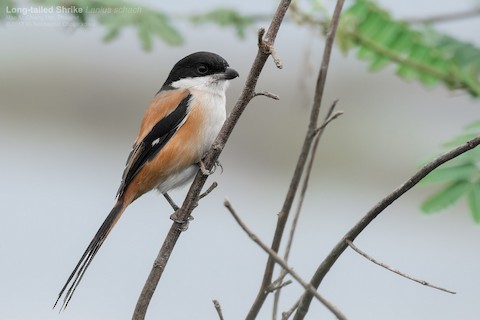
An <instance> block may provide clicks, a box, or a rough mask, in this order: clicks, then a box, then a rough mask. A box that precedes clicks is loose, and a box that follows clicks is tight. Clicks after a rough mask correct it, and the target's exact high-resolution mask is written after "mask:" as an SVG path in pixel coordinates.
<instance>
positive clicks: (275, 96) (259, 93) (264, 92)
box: [253, 91, 280, 100]
mask: <svg viewBox="0 0 480 320" xmlns="http://www.w3.org/2000/svg"><path fill="white" fill-rule="evenodd" d="M253 96H254V97H256V96H265V97H268V98H271V99H273V100H280V97H279V96H278V95H276V94H274V93H271V92H268V91H261V92H255V93H254V94H253Z"/></svg>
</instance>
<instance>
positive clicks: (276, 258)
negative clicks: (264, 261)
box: [224, 200, 347, 320]
mask: <svg viewBox="0 0 480 320" xmlns="http://www.w3.org/2000/svg"><path fill="white" fill-rule="evenodd" d="M224 205H225V207H226V208H227V209H228V211H229V212H230V213H231V214H232V216H233V218H234V219H235V221H236V222H237V223H238V225H239V226H240V227H241V228H242V229H243V231H245V232H246V233H247V234H248V236H249V237H250V239H252V240H253V242H255V243H256V244H258V245H259V246H260V247H261V248H262V249H263V250H264V251H265V252H266V253H268V255H269V256H270V257H272V259H273V260H274V261H275V263H278V264H279V265H280V266H281V267H282V268H283V270H285V271H286V272H288V273H289V274H290V275H291V276H292V277H293V278H294V279H295V280H296V281H297V282H298V283H300V285H301V286H302V287H304V288H305V290H307V291H308V292H310V293H311V294H312V295H313V296H314V297H315V298H317V300H318V301H320V302H321V303H322V304H323V305H324V306H325V307H327V309H328V310H330V312H332V313H333V314H334V315H335V316H336V317H337V319H340V320H346V319H347V318H346V317H345V316H344V315H343V314H342V312H341V311H340V310H338V308H337V307H335V306H334V305H333V304H332V303H331V302H330V301H328V300H327V299H325V298H324V297H322V296H321V295H320V294H319V293H318V292H317V290H315V288H313V287H312V286H311V285H310V284H309V283H308V282H306V281H305V280H303V279H302V278H301V277H300V276H299V275H298V273H296V272H295V271H294V270H293V269H292V268H290V267H289V266H288V264H287V263H286V262H285V260H283V259H282V258H281V257H280V256H279V255H278V254H277V253H276V252H275V251H273V250H272V249H270V248H269V247H268V246H267V245H266V244H265V243H263V242H262V241H261V240H260V239H259V238H258V236H257V235H256V234H254V233H253V232H252V231H251V230H250V229H249V228H248V227H247V225H246V224H245V223H244V222H243V221H242V220H241V219H240V217H239V216H238V214H237V213H236V211H235V209H234V208H233V206H232V204H231V203H230V202H229V201H228V200H225V201H224Z"/></svg>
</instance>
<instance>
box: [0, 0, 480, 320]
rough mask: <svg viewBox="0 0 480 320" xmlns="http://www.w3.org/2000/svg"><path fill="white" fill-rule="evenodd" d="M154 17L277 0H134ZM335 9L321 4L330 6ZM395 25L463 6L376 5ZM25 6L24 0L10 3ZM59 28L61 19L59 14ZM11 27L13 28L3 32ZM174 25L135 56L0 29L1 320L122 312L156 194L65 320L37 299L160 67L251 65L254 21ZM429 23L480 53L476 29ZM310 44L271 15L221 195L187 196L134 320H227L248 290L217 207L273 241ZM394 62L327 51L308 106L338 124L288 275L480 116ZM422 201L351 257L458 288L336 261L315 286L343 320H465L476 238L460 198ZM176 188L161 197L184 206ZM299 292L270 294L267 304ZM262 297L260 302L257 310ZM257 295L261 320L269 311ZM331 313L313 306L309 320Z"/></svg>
mask: <svg viewBox="0 0 480 320" xmlns="http://www.w3.org/2000/svg"><path fill="white" fill-rule="evenodd" d="M137 2H138V3H140V4H144V5H148V6H152V7H157V8H159V9H161V10H167V11H168V12H171V13H176V14H183V13H194V12H203V11H205V10H207V9H210V8H215V7H218V6H219V5H222V6H232V7H234V8H237V9H239V10H240V11H241V12H245V13H248V12H255V13H264V14H270V13H272V12H273V11H274V9H275V7H276V1H262V2H260V3H259V2H258V1H242V2H239V1H230V2H225V1H219V0H209V1H202V2H201V1H198V2H196V1H176V2H172V1H170V2H168V3H167V2H164V3H158V2H155V1H137ZM327 2H328V4H329V5H332V4H333V3H334V2H333V1H327ZM380 3H382V4H383V5H385V6H386V7H387V8H388V9H390V10H392V12H393V14H394V15H395V16H396V17H398V18H406V17H425V16H430V15H435V14H441V13H448V12H453V11H460V10H463V9H466V8H470V7H471V6H472V3H473V2H472V1H469V0H462V1H454V2H453V1H446V0H441V1H438V0H425V1H421V2H419V1H413V0H408V1H399V0H397V1H381V2H380ZM20 4H22V2H20ZM58 19H60V17H58ZM20 21H22V20H20ZM176 25H177V26H178V27H179V28H180V30H181V31H182V32H183V34H184V36H185V40H186V41H185V44H184V45H183V46H181V47H169V46H166V45H164V44H163V43H160V42H159V41H156V42H155V45H154V50H153V51H152V52H148V53H146V52H144V51H142V50H141V47H140V44H139V41H138V39H137V37H136V33H135V31H133V30H124V31H123V32H122V34H121V35H120V37H119V38H118V39H117V40H115V41H113V42H112V43H109V44H105V43H103V42H102V41H101V38H102V36H103V35H104V33H105V30H104V29H103V28H102V27H99V26H96V25H95V24H92V25H90V26H88V27H87V28H85V29H83V28H80V29H77V28H72V27H67V28H65V27H62V26H61V25H60V23H58V24H56V25H55V23H54V24H53V25H52V26H38V25H37V26H32V25H25V24H22V23H19V22H18V21H17V22H15V21H13V22H9V23H7V24H4V25H2V26H1V27H0V39H1V49H0V145H1V148H2V150H3V151H2V154H1V157H0V176H1V179H2V183H1V184H0V198H1V201H0V214H1V222H0V256H1V257H2V258H1V263H0V319H9V320H13V319H22V320H23V319H129V318H131V314H132V312H133V309H134V306H135V303H136V300H137V297H138V295H139V293H140V291H141V288H142V286H143V284H144V281H145V279H146V277H147V275H148V272H149V270H150V267H151V265H152V263H153V260H154V258H155V256H156V254H157V252H158V250H159V248H160V246H161V243H162V241H163V239H164V237H165V235H166V233H167V230H168V228H169V227H170V225H171V221H170V220H169V218H168V217H169V215H170V214H171V213H172V212H171V209H170V207H169V206H168V204H167V203H166V202H165V201H164V199H163V197H160V196H158V194H156V193H154V192H152V193H150V194H147V195H145V196H143V197H142V198H141V199H139V200H138V201H137V202H135V203H134V204H133V205H132V206H131V207H130V208H129V209H128V210H127V212H126V214H125V215H124V216H123V217H122V219H121V220H120V222H119V223H118V225H117V226H116V228H115V230H114V231H113V232H112V234H111V235H110V237H109V239H108V241H106V243H105V244H104V246H103V248H102V250H100V252H99V254H98V255H97V257H96V259H95V262H93V264H92V265H91V267H90V269H89V271H88V272H87V274H86V276H85V277H84V280H83V282H82V284H81V285H80V287H79V288H78V290H77V292H76V294H75V296H74V298H73V300H72V301H71V304H70V306H69V308H68V309H67V311H66V312H64V313H62V314H60V315H58V314H57V311H52V310H51V307H52V305H53V302H54V301H55V299H56V297H57V294H58V292H59V290H60V288H61V287H62V285H63V284H64V281H65V280H66V279H67V277H68V275H69V274H70V272H71V270H72V268H73V267H74V265H75V264H76V262H77V260H78V258H79V257H80V256H81V254H82V253H83V251H84V249H85V247H86V246H87V244H88V242H89V241H90V239H91V237H92V236H93V235H94V233H95V232H96V230H97V228H98V227H99V225H100V224H101V223H102V221H103V219H104V218H105V216H106V215H107V213H108V212H109V210H110V209H111V206H112V205H113V203H114V195H115V192H116V190H117V187H118V184H119V182H120V176H121V173H122V170H123V166H124V163H125V160H126V157H127V155H128V152H129V151H130V147H131V144H132V142H133V140H134V138H135V136H136V134H137V130H138V126H139V122H140V119H141V117H142V115H143V111H144V109H145V108H146V106H147V105H148V103H149V100H150V99H151V98H152V96H153V95H154V94H155V92H157V90H158V89H159V87H160V86H161V84H162V83H163V81H164V80H165V78H166V76H167V73H168V72H169V70H170V68H171V67H172V66H173V64H174V63H175V62H176V61H177V60H179V59H180V58H182V57H183V56H185V55H187V54H189V53H191V52H194V51H198V50H208V51H213V52H216V53H218V54H220V55H222V56H223V57H225V58H226V59H227V60H228V61H229V63H230V65H231V66H232V67H234V68H235V69H237V70H238V71H239V73H240V75H241V76H240V78H239V79H236V80H234V81H232V84H231V87H230V89H229V91H228V106H227V109H228V111H229V110H230V109H231V107H232V105H233V104H234V102H235V100H236V98H237V97H238V95H239V93H240V90H241V88H242V86H243V83H244V81H245V78H246V75H247V73H248V70H249V67H250V65H251V63H252V61H253V58H254V56H255V54H256V29H257V27H259V26H261V25H265V26H266V23H265V24H259V25H258V26H255V27H252V28H250V29H249V31H248V36H247V38H246V39H245V40H239V39H238V38H237V37H236V36H235V35H234V32H232V31H231V30H221V29H219V28H217V27H215V26H203V27H193V26H192V25H191V24H189V23H186V22H184V21H179V22H178V23H176ZM437 27H438V29H440V30H442V31H444V32H447V33H448V34H451V35H453V36H456V37H459V38H460V39H463V40H465V41H470V42H473V43H475V44H476V45H477V46H479V45H480V33H479V32H478V30H480V19H478V18H477V19H469V20H464V21H458V22H452V23H444V24H439V25H438V26H437ZM323 45H324V41H323V38H321V37H319V36H318V34H317V33H316V32H314V31H312V30H310V29H308V28H305V27H299V26H297V25H295V24H292V23H285V24H284V25H283V26H282V28H281V30H280V33H279V36H278V38H277V41H276V49H277V52H278V54H279V56H280V57H281V59H282V62H283V65H284V69H283V70H278V69H276V68H275V66H274V65H273V63H272V61H269V62H268V63H267V65H266V68H265V70H264V72H263V73H262V75H261V78H260V80H259V83H258V87H257V89H258V90H268V91H271V92H273V93H277V94H279V95H280V97H281V100H280V101H279V102H277V101H273V100H271V99H267V98H264V97H258V98H255V99H254V100H253V101H252V102H251V103H250V105H249V106H248V109H247V110H246V112H245V114H244V115H243V117H242V119H241V121H240V123H239V124H238V126H237V127H236V128H235V131H234V133H233V135H232V137H231V139H230V141H229V143H228V145H227V147H226V149H225V151H224V152H223V154H222V156H221V162H222V164H223V167H224V172H223V173H222V174H220V170H218V171H217V173H215V175H214V176H212V177H211V178H210V179H209V182H212V181H214V180H215V181H218V183H219V187H218V188H217V189H216V190H215V191H214V192H213V193H212V194H211V195H210V196H209V197H208V198H206V199H204V200H202V201H201V203H200V205H199V207H198V208H197V210H196V211H195V212H194V216H195V220H194V221H193V222H192V223H191V225H190V228H189V230H188V232H185V233H184V234H183V235H182V237H181V238H180V241H179V243H178V245H177V247H176V248H175V250H174V253H173V255H172V257H171V260H170V262H169V264H168V266H167V269H166V271H165V274H164V277H163V279H162V281H161V284H160V285H159V287H158V289H157V291H156V293H155V295H154V297H153V300H152V303H151V305H150V308H149V312H148V318H149V319H216V318H217V315H216V313H215V310H214V308H213V305H212V302H211V300H212V299H218V300H219V301H220V302H221V304H222V307H223V310H224V314H225V317H226V318H227V319H242V318H243V317H244V315H245V314H246V312H247V311H248V309H249V307H250V305H251V303H252V302H253V299H254V297H255V295H256V293H257V290H258V288H259V284H260V280H261V277H262V274H263V269H264V264H265V261H266V258H267V257H266V255H265V254H264V253H263V251H261V250H260V249H259V248H258V247H257V246H256V245H255V244H254V243H253V242H252V241H251V240H249V239H248V237H247V236H246V235H245V234H244V232H243V231H241V229H240V228H239V227H238V225H237V224H236V223H235V222H234V221H233V219H232V217H231V216H230V215H229V214H228V213H227V211H226V210H225V208H224V207H223V204H222V203H223V199H224V198H225V197H227V198H228V199H229V200H230V201H231V202H232V204H233V205H234V206H235V208H236V209H237V211H238V213H239V214H240V215H241V217H242V218H243V219H244V221H245V222H247V223H248V225H249V226H250V227H251V229H252V230H253V231H255V232H256V233H257V234H258V235H259V236H260V237H261V239H263V240H264V241H265V242H267V243H270V241H271V238H272V234H273V230H274V227H275V223H276V214H277V212H278V211H279V210H280V208H281V204H282V201H283V197H284V195H285V192H286V190H287V188H288V183H289V181H290V179H291V176H292V172H293V168H294V165H295V162H296V158H297V155H298V152H299V150H300V146H301V143H302V140H303V137H304V133H305V130H306V129H305V128H306V123H307V121H308V116H309V109H310V106H311V98H312V94H313V93H312V90H313V84H314V82H315V79H316V75H317V70H318V66H319V62H320V59H321V53H322V51H323ZM393 71H394V68H393V67H389V68H387V69H385V70H383V71H381V72H378V73H374V74H371V73H369V72H368V70H367V65H366V63H364V62H361V61H359V60H357V59H356V58H355V56H354V54H353V53H350V54H349V55H347V56H345V55H343V54H341V53H340V52H339V50H338V48H335V49H334V53H333V56H332V61H331V65H330V73H329V75H328V84H327V92H326V96H325V99H324V109H326V108H325V107H326V106H328V105H329V104H330V103H331V102H332V101H333V100H334V99H337V98H339V99H340V101H339V103H338V109H341V110H343V111H344V112H345V114H344V115H343V116H342V117H341V118H339V119H338V120H336V121H335V122H333V123H331V125H330V126H329V128H328V129H327V131H326V132H325V134H324V137H323V139H322V142H321V145H320V148H319V154H318V157H317V161H316V165H315V168H314V171H313V174H312V175H313V176H312V180H311V186H310V189H309V190H308V193H307V198H306V202H305V208H304V212H303V215H302V216H301V219H300V222H299V227H298V228H299V229H298V233H297V236H296V238H295V241H294V247H293V252H292V255H291V260H290V264H291V265H292V266H293V267H294V268H295V270H296V271H297V272H298V273H299V274H300V275H302V276H303V277H304V278H305V279H309V278H310V276H311V274H312V273H313V271H314V270H315V269H316V267H317V265H318V264H319V263H320V261H321V260H322V259H323V258H324V256H325V255H326V254H327V253H328V252H329V250H330V249H331V248H332V246H333V245H334V244H335V243H336V242H337V241H338V240H339V239H340V237H341V236H342V235H343V234H344V233H345V232H346V231H347V230H348V228H350V227H351V226H352V225H353V224H354V223H355V222H356V221H357V220H358V219H359V218H360V217H361V216H362V215H364V214H365V212H366V211H368V210H369V209H370V208H371V207H372V206H373V205H374V204H375V203H376V202H377V201H379V200H380V199H381V198H382V197H384V196H385V195H386V194H387V193H389V192H390V191H391V190H392V189H393V188H395V187H397V186H398V185H399V184H401V183H402V182H403V181H404V180H406V179H407V178H408V177H409V176H411V175H412V174H413V173H414V172H415V171H416V170H417V169H418V165H419V163H420V162H421V161H423V160H425V159H427V158H429V157H430V156H431V155H433V154H435V153H436V152H437V151H438V150H439V149H438V146H439V145H440V144H441V143H442V142H444V141H446V140H448V139H449V138H451V137H453V136H454V135H456V134H459V133H460V132H461V129H462V127H463V126H465V125H466V124H468V123H469V122H471V121H473V120H476V119H478V118H479V107H480V105H479V102H478V100H473V99H471V98H469V97H468V96H466V95H465V94H463V93H460V92H449V91H447V90H446V89H444V88H443V87H436V88H433V89H425V88H423V87H421V86H420V85H419V84H417V83H408V82H405V81H403V80H400V79H399V78H397V77H396V76H395V75H394V74H393V73H394V72H393ZM433 191H434V189H431V188H430V189H429V188H421V187H416V188H415V189H413V190H411V191H410V192H409V193H407V194H406V195H405V196H404V197H402V198H401V199H400V200H399V201H397V202H395V203H394V204H393V205H392V206H391V207H390V208H388V209H387V210H386V211H385V212H384V213H383V214H381V215H380V216H379V217H378V218H377V219H376V220H375V221H374V223H372V224H371V225H370V226H369V227H368V228H367V229H366V230H365V232H363V233H362V235H361V236H360V237H359V238H358V240H357V242H356V243H357V245H358V246H360V247H361V248H362V249H364V250H365V251H367V252H368V253H370V254H371V255H373V256H374V257H376V258H378V259H379V260H381V261H383V262H385V263H387V264H390V265H392V266H394V267H395V268H398V269H400V270H402V271H403V272H406V273H409V274H411V275H415V276H417V277H419V278H422V279H425V280H427V281H429V282H432V283H435V284H438V285H441V286H445V287H447V288H449V289H451V290H454V291H457V292H458V294H456V295H449V294H446V293H443V292H440V291H436V290H433V289H430V288H426V287H423V286H421V285H419V284H416V283H413V282H411V281H408V280H405V279H403V278H400V277H398V276H396V275H394V274H392V273H390V272H387V271H385V270H383V269H380V268H379V267H377V266H375V265H373V264H371V263H370V262H368V261H366V260H365V259H364V258H362V257H360V256H358V255H357V254H356V253H353V252H352V251H347V252H346V253H345V254H344V255H343V256H342V257H341V258H340V259H339V261H338V263H337V264H336V265H335V266H334V267H333V268H332V270H331V271H330V273H329V274H328V276H327V278H326V279H325V281H324V283H323V284H322V286H321V287H320V292H321V293H322V294H323V295H324V296H325V297H327V298H328V299H330V300H331V301H332V302H333V303H335V304H336V305H337V306H338V307H339V308H340V309H341V310H342V311H343V312H344V313H345V314H346V315H347V316H348V317H349V318H351V319H477V318H478V296H479V289H478V287H479V284H480V276H479V272H478V270H479V269H480V256H479V254H478V243H479V240H480V232H479V229H478V227H477V226H475V225H474V224H473V221H472V219H471V218H470V216H469V213H468V211H467V208H466V206H465V204H464V203H460V204H458V205H455V206H454V207H452V208H451V209H448V210H446V211H445V212H443V213H441V214H438V215H432V216H425V215H422V214H421V213H420V210H419V205H420V203H421V201H422V200H423V199H425V197H426V196H427V195H429V194H431V193H432V192H433ZM185 193H186V189H182V190H178V191H175V192H173V193H172V196H173V197H174V198H175V199H176V200H177V202H178V203H181V201H182V199H183V197H184V195H185ZM301 292H302V288H301V287H300V286H299V285H297V284H292V285H290V286H289V287H288V288H286V289H285V290H284V291H283V295H282V300H281V311H283V310H286V309H288V308H290V306H291V305H292V304H293V303H294V302H295V301H296V299H297V297H298V296H299V295H300V294H301ZM269 301H270V300H269ZM270 314H271V303H270V302H268V303H267V304H266V305H265V307H264V308H263V311H262V313H261V316H260V317H259V319H269V318H271V316H270ZM319 318H323V319H332V318H333V316H332V315H331V314H329V312H328V311H326V310H325V308H324V307H323V306H321V305H320V304H319V303H318V302H315V301H314V302H313V303H312V307H311V312H310V315H309V319H319Z"/></svg>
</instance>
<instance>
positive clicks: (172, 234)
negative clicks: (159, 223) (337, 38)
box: [132, 0, 291, 320]
mask: <svg viewBox="0 0 480 320" xmlns="http://www.w3.org/2000/svg"><path fill="white" fill-rule="evenodd" d="M290 1H291V0H282V1H280V3H279V5H278V7H277V11H276V12H275V14H274V15H273V18H272V22H271V23H270V26H269V28H268V31H267V32H266V33H264V34H265V36H264V37H263V34H262V37H260V36H259V38H260V39H261V40H262V43H264V44H266V45H269V46H273V44H274V42H275V38H276V37H277V33H278V30H279V29H280V25H281V24H282V21H283V18H284V16H285V13H286V11H287V9H288V7H289V5H290ZM269 56H270V55H269V54H268V53H265V52H263V51H262V50H261V48H259V50H258V51H257V55H256V57H255V60H254V61H253V64H252V67H251V69H250V72H249V74H248V77H247V79H246V81H245V85H244V88H243V90H242V93H241V95H240V97H239V98H238V100H237V102H236V103H235V106H234V107H233V109H232V111H231V113H230V115H229V116H228V118H227V120H226V121H225V123H224V125H223V127H222V129H221V130H220V133H219V134H218V136H217V138H216V139H215V142H214V143H213V145H212V147H211V148H210V150H209V151H208V152H207V154H206V156H205V157H204V158H203V162H204V164H205V168H206V169H207V170H210V169H211V168H212V167H213V166H214V164H215V162H216V161H217V159H218V157H219V156H220V153H221V152H222V150H223V148H224V146H225V144H226V143H227V140H228V138H229V137H230V134H231V133H232V131H233V129H234V127H235V125H236V124H237V122H238V120H239V118H240V116H241V115H242V113H243V111H244V110H245V108H246V107H247V105H248V103H249V102H250V100H251V99H252V97H253V95H254V92H255V86H256V84H257V81H258V78H259V76H260V73H261V72H262V70H263V67H264V66H265V63H266V61H267V59H268V57H269ZM207 178H208V176H205V175H204V174H202V173H201V172H200V170H199V171H198V172H197V175H196V177H195V180H194V181H193V183H192V185H191V186H190V189H189V191H188V193H187V195H186V197H185V200H184V201H183V204H182V207H181V208H180V209H179V210H177V211H176V213H175V215H176V217H177V218H178V219H179V220H178V221H188V217H189V216H190V215H191V213H192V211H193V209H194V208H195V206H196V204H197V203H198V199H199V196H200V193H201V192H202V188H203V186H204V185H205V182H206V180H207ZM180 227H181V225H180V224H179V223H178V222H177V221H174V222H173V224H172V226H171V227H170V230H169V232H168V234H167V236H166V238H165V241H164V243H163V245H162V247H161V249H160V251H159V253H158V256H157V258H156V260H155V262H154V264H153V267H152V269H151V271H150V274H149V276H148V278H147V281H146V282H145V285H144V287H143V289H142V292H141V293H140V297H139V298H138V301H137V304H136V306H135V311H134V313H133V317H132V318H133V319H134V320H143V319H145V315H146V313H147V308H148V305H149V304H150V301H151V299H152V296H153V293H154V292H155V289H156V287H157V285H158V282H159V281H160V278H161V276H162V274H163V270H165V267H166V265H167V262H168V259H169V258H170V255H171V253H172V251H173V248H174V247H175V244H176V242H177V240H178V238H179V237H180V234H181V232H182V231H181V228H180Z"/></svg>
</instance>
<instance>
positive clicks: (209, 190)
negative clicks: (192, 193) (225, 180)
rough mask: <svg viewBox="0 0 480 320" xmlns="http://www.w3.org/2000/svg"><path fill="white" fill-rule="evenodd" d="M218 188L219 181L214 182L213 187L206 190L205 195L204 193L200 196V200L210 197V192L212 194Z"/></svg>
mask: <svg viewBox="0 0 480 320" xmlns="http://www.w3.org/2000/svg"><path fill="white" fill-rule="evenodd" d="M216 187H218V182H217V181H214V182H213V183H212V185H211V186H210V187H208V189H207V190H205V192H204V193H202V194H200V195H199V196H198V200H200V199H203V198H205V197H206V196H208V195H209V194H210V192H212V191H213V190H214V189H215V188H216Z"/></svg>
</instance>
